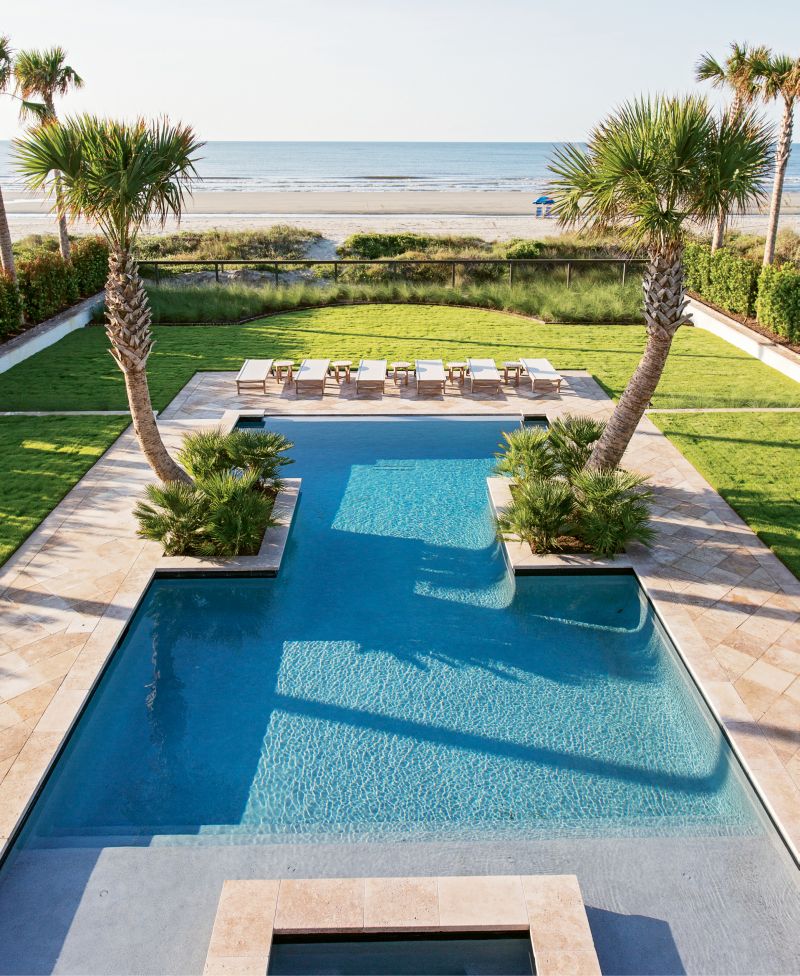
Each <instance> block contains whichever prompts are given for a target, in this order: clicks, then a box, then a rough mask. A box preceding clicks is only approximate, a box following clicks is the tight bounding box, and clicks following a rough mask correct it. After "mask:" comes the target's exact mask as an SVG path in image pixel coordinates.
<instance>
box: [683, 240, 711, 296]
mask: <svg viewBox="0 0 800 976" xmlns="http://www.w3.org/2000/svg"><path fill="white" fill-rule="evenodd" d="M683 283H684V285H685V286H686V287H687V288H688V289H689V291H693V292H695V293H696V294H698V295H708V293H709V292H710V291H711V248H710V247H709V246H708V245H707V244H698V243H689V244H687V245H686V247H685V248H684V249H683ZM709 300H710V299H709Z"/></svg>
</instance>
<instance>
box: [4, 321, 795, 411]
mask: <svg viewBox="0 0 800 976" xmlns="http://www.w3.org/2000/svg"><path fill="white" fill-rule="evenodd" d="M154 334H155V338H156V347H155V351H154V352H153V355H152V357H151V359H150V367H149V376H150V388H151V392H152V396H153V403H154V405H155V406H156V407H157V408H158V409H163V407H164V406H166V404H167V403H168V402H169V401H170V400H171V399H172V397H173V396H175V394H176V393H177V392H178V391H179V390H180V389H181V387H182V386H183V385H184V384H185V383H186V382H187V381H188V380H189V379H190V378H191V376H192V375H193V374H194V373H195V372H196V371H198V370H236V369H238V368H239V366H240V365H241V363H242V360H243V359H245V358H246V357H273V358H288V359H295V360H300V359H302V358H303V357H305V356H308V357H326V358H327V357H330V358H331V359H338V358H342V359H352V360H354V361H356V362H357V361H358V359H360V358H361V357H362V356H363V357H368V358H369V357H379V358H387V359H389V360H390V361H391V360H392V359H409V360H414V359H416V358H432V357H435V358H439V357H441V358H442V359H444V360H448V359H451V360H452V359H461V358H463V357H465V356H467V355H472V356H491V357H493V358H494V359H495V360H496V361H497V362H498V363H501V362H502V361H503V360H506V359H514V358H517V357H519V356H520V355H528V356H545V357H547V358H548V359H550V360H551V361H552V363H553V364H554V365H555V366H556V368H560V369H587V370H589V371H590V372H591V373H593V374H594V375H595V376H596V377H597V379H598V380H599V381H600V382H601V383H602V384H603V386H604V387H605V388H606V390H607V391H608V392H609V393H610V394H611V395H612V396H618V395H619V394H620V393H621V391H622V390H623V388H624V386H625V384H626V382H627V381H628V378H629V377H630V374H631V372H632V371H633V369H634V367H635V365H636V363H637V361H638V359H639V357H640V355H641V352H642V348H643V345H644V329H643V328H642V327H640V326H633V325H625V326H620V325H617V326H610V325H609V326H605V325H592V326H577V325H541V324H537V323H536V322H533V321H532V320H530V319H526V318H523V317H521V316H516V315H507V314H504V313H502V312H494V311H483V310H474V309H463V308H443V307H433V306H408V305H364V306H344V307H336V308H321V309H312V310H308V311H299V312H290V313H285V314H281V315H275V316H272V317H269V318H265V319H261V320H259V321H257V322H253V323H250V324H247V325H228V326H156V327H155V328H154ZM654 405H655V406H660V407H719V406H800V385H798V384H797V383H795V382H793V381H792V380H790V379H788V378H786V377H784V376H781V375H780V374H779V373H776V372H775V371H774V370H772V369H770V368H769V367H767V366H764V365H763V364H762V363H759V362H758V361H757V360H755V359H753V358H751V357H750V356H747V355H745V353H743V352H741V351H739V350H738V349H735V348H734V347H733V346H730V345H728V344H727V343H725V342H723V341H722V340H721V339H717V338H716V337H715V336H712V335H711V334H710V333H707V332H703V331H702V330H700V329H689V328H684V329H681V330H680V331H679V333H678V335H677V336H676V338H675V343H674V347H673V351H672V353H671V354H670V358H669V362H668V365H667V368H666V372H665V374H664V378H663V380H662V383H661V387H660V388H659V390H658V392H657V393H656V396H655V399H654ZM125 407H126V400H125V391H124V387H123V383H122V376H121V374H120V372H119V370H118V369H117V367H116V366H115V364H114V362H113V360H112V359H111V356H110V355H109V353H108V340H107V338H106V336H105V333H104V332H103V330H102V329H101V328H98V327H91V328H87V329H81V330H79V331H77V332H73V333H72V334H71V335H69V336H67V337H66V338H65V339H63V340H62V341H61V342H59V343H58V344H57V345H55V346H51V347H50V348H49V349H46V350H44V351H43V352H41V353H39V354H37V355H36V356H33V357H32V358H31V359H28V360H26V361H25V362H24V363H21V364H20V365H19V366H16V367H14V368H13V369H11V370H9V371H8V372H7V373H3V374H0V409H2V410H110V409H124V408H125Z"/></svg>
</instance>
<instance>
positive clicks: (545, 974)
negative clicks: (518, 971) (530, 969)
mask: <svg viewBox="0 0 800 976" xmlns="http://www.w3.org/2000/svg"><path fill="white" fill-rule="evenodd" d="M600 973H601V970H600V963H599V962H598V960H597V953H596V952H595V951H594V950H593V949H592V950H587V949H584V950H580V949H544V950H542V951H541V952H537V953H536V974H537V976H600Z"/></svg>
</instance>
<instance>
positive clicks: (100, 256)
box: [0, 237, 108, 336]
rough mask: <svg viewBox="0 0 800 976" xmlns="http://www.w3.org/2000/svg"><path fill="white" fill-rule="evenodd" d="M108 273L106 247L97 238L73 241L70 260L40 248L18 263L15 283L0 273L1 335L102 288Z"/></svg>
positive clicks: (55, 311) (50, 315)
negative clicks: (26, 259)
mask: <svg viewBox="0 0 800 976" xmlns="http://www.w3.org/2000/svg"><path fill="white" fill-rule="evenodd" d="M107 274H108V247H107V245H106V243H105V241H103V240H102V239H100V238H96V237H85V238H81V239H80V240H77V241H75V242H74V243H73V245H72V263H71V264H65V263H64V261H63V260H62V259H61V256H60V255H59V254H53V253H50V252H43V253H41V254H39V255H37V256H35V257H33V258H31V259H30V260H28V261H20V262H19V264H18V266H17V284H16V285H14V283H13V282H12V281H11V279H10V278H8V277H7V276H3V277H0V336H5V335H10V334H12V333H14V332H18V331H19V329H20V320H21V318H22V316H23V315H24V318H25V321H26V323H28V324H29V325H36V324H37V323H38V322H44V321H45V319H49V318H52V316H54V315H57V314H58V313H59V312H62V311H63V310H64V309H66V308H69V307H70V305H74V304H75V303H76V302H77V301H79V300H80V299H81V298H87V297H88V296H89V295H94V294H96V293H97V292H98V291H101V290H102V289H103V287H104V286H105V282H106V277H107Z"/></svg>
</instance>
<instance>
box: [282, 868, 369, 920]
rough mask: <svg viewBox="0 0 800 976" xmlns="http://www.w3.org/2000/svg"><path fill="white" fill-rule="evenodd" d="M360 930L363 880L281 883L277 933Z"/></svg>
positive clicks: (338, 879) (340, 879)
mask: <svg viewBox="0 0 800 976" xmlns="http://www.w3.org/2000/svg"><path fill="white" fill-rule="evenodd" d="M363 927H364V879H363V878H320V879H316V880H313V881H312V880H302V881H301V880H284V881H281V887H280V892H279V895H278V908H277V911H276V913H275V931H276V932H289V933H313V932H325V931H328V930H335V931H337V932H359V931H361V930H362V929H363Z"/></svg>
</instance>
